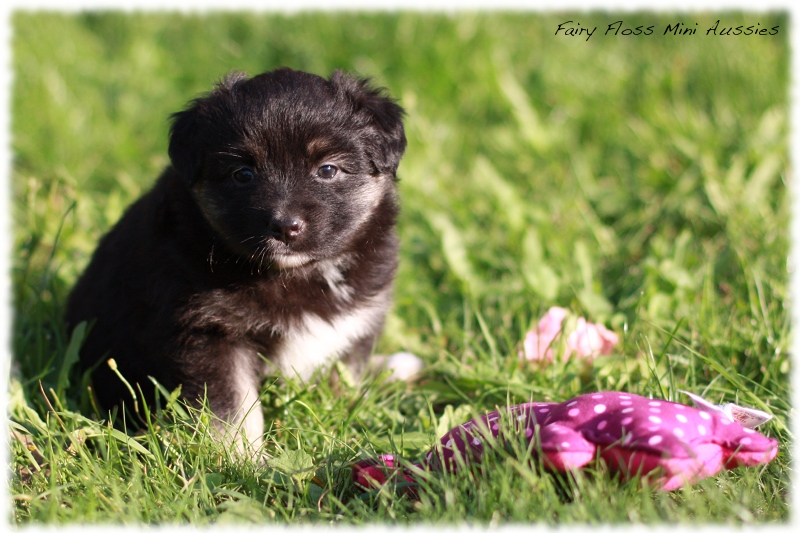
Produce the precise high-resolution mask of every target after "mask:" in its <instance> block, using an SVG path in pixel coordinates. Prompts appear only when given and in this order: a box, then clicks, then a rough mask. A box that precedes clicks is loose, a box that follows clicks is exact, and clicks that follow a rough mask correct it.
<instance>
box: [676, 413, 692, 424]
mask: <svg viewBox="0 0 800 533" xmlns="http://www.w3.org/2000/svg"><path fill="white" fill-rule="evenodd" d="M675 418H677V419H678V422H682V423H684V424H685V423H686V422H688V421H689V420H688V419H687V418H686V417H685V416H683V415H675Z"/></svg>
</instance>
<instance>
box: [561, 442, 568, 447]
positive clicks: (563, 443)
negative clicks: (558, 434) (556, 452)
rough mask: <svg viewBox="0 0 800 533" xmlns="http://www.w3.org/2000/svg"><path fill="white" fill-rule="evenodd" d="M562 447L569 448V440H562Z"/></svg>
mask: <svg viewBox="0 0 800 533" xmlns="http://www.w3.org/2000/svg"><path fill="white" fill-rule="evenodd" d="M561 447H562V448H569V442H562V443H561Z"/></svg>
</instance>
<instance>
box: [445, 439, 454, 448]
mask: <svg viewBox="0 0 800 533" xmlns="http://www.w3.org/2000/svg"><path fill="white" fill-rule="evenodd" d="M452 445H453V439H450V440H448V441H447V443H446V444H445V446H447V447H448V448H449V447H450V446H452Z"/></svg>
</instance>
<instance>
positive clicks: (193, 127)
mask: <svg viewBox="0 0 800 533" xmlns="http://www.w3.org/2000/svg"><path fill="white" fill-rule="evenodd" d="M245 79H247V74H245V73H243V72H232V73H230V74H228V75H227V76H225V78H223V79H222V81H220V82H219V83H218V84H217V86H216V87H215V88H214V90H213V91H212V92H211V93H209V94H208V95H207V96H205V97H202V98H197V99H196V100H193V101H192V102H190V103H189V106H188V107H187V108H186V109H185V110H184V111H180V112H178V113H173V114H172V116H171V117H170V118H171V119H172V126H171V127H170V132H169V149H168V153H169V158H170V161H172V166H173V167H174V168H175V170H177V171H178V173H179V174H180V175H181V176H183V177H184V178H185V179H186V181H187V183H188V184H189V185H191V184H193V183H194V182H195V181H197V178H198V177H199V173H200V166H201V164H202V159H203V140H204V138H203V131H204V126H205V122H206V121H207V120H208V119H209V118H210V117H209V115H211V114H213V113H214V109H215V104H216V103H217V102H218V101H219V100H220V97H222V96H224V95H226V94H230V93H231V91H232V90H233V89H234V88H235V87H236V85H237V84H238V83H239V82H241V81H243V80H245Z"/></svg>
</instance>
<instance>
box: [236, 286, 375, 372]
mask: <svg viewBox="0 0 800 533" xmlns="http://www.w3.org/2000/svg"><path fill="white" fill-rule="evenodd" d="M335 272H338V271H332V270H331V271H323V272H322V273H321V274H319V275H317V276H315V277H310V278H303V279H302V280H287V279H278V280H273V282H270V283H265V284H262V285H261V286H259V287H258V288H257V289H254V290H252V291H248V293H247V297H246V301H241V300H240V303H241V304H242V305H241V307H240V308H239V309H238V310H237V311H236V313H237V314H238V316H239V317H240V324H239V325H240V328H239V333H238V334H237V335H236V336H243V337H245V338H247V339H249V341H250V343H252V346H253V350H254V351H255V352H257V353H258V354H259V355H260V356H261V357H262V358H263V360H264V364H263V369H262V371H263V373H267V374H272V373H276V372H279V373H282V374H284V375H286V376H289V377H295V376H297V377H300V378H302V379H304V380H305V379H308V378H309V377H311V375H312V374H313V373H314V371H315V370H316V369H317V368H319V367H324V366H326V365H328V364H329V363H331V362H332V361H334V360H335V359H337V358H338V357H341V356H343V355H345V354H346V353H348V352H349V350H350V348H351V347H352V346H353V344H354V343H356V342H357V341H359V340H360V339H363V338H365V337H369V336H371V335H374V334H375V333H376V332H377V330H378V329H379V327H380V325H381V324H382V322H383V315H384V314H385V311H386V309H387V307H388V304H389V294H388V291H382V292H379V293H377V294H375V295H370V296H366V295H359V294H355V291H354V289H353V288H352V286H351V285H349V284H348V283H346V281H345V280H344V279H343V277H342V276H341V275H340V274H337V273H335Z"/></svg>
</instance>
